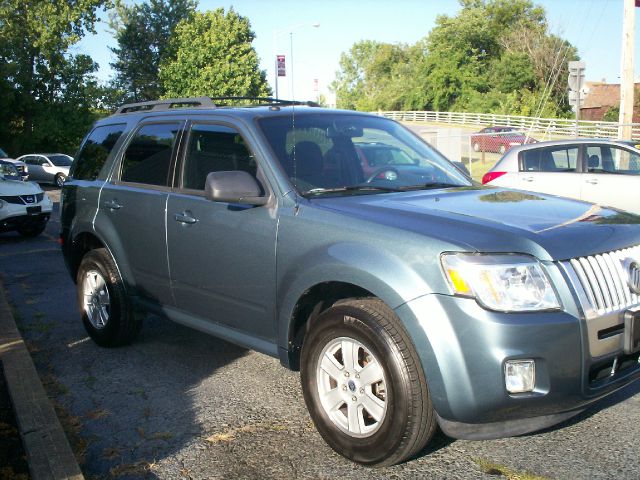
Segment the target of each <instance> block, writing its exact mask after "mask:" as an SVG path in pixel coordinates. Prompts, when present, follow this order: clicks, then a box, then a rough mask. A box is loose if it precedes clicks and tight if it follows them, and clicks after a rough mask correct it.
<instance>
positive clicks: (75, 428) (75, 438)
mask: <svg viewBox="0 0 640 480" xmlns="http://www.w3.org/2000/svg"><path fill="white" fill-rule="evenodd" d="M52 403H53V408H54V409H55V411H56V415H57V416H58V420H60V424H61V425H62V429H63V430H64V433H65V434H66V436H67V440H69V445H71V450H72V451H73V454H74V455H75V457H76V461H77V462H78V463H79V464H80V465H82V464H83V463H84V459H85V455H86V453H87V448H88V446H89V444H88V442H87V441H86V440H85V439H84V438H82V436H81V435H80V432H81V431H82V428H83V426H84V425H83V423H82V421H81V420H80V418H79V417H76V416H74V415H71V414H70V413H69V412H68V411H67V410H66V409H65V408H64V407H63V406H62V405H60V404H59V403H58V402H56V401H55V400H54V401H52Z"/></svg>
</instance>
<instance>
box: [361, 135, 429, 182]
mask: <svg viewBox="0 0 640 480" xmlns="http://www.w3.org/2000/svg"><path fill="white" fill-rule="evenodd" d="M354 146H355V149H356V152H357V153H358V157H359V158H360V165H361V167H362V171H363V172H364V174H365V176H369V175H371V174H373V173H374V172H375V171H377V170H380V167H383V166H386V165H417V164H418V163H419V160H417V159H413V158H411V157H409V155H407V153H406V152H405V151H404V150H402V149H401V148H398V147H394V146H392V145H387V144H385V143H382V142H367V143H365V142H358V143H354Z"/></svg>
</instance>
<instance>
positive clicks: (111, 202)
mask: <svg viewBox="0 0 640 480" xmlns="http://www.w3.org/2000/svg"><path fill="white" fill-rule="evenodd" d="M103 205H104V206H105V207H107V208H108V209H110V210H120V209H121V208H122V205H120V204H119V203H118V202H117V201H115V200H109V201H106V202H104V203H103Z"/></svg>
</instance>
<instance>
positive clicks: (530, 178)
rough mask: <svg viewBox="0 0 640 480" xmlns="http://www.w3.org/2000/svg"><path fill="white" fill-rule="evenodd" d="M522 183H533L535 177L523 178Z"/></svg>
mask: <svg viewBox="0 0 640 480" xmlns="http://www.w3.org/2000/svg"><path fill="white" fill-rule="evenodd" d="M522 181H524V182H533V177H522Z"/></svg>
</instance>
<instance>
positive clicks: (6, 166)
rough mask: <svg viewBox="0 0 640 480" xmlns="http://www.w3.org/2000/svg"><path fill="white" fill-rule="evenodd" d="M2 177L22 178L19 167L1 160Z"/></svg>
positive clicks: (0, 172) (7, 178)
mask: <svg viewBox="0 0 640 480" xmlns="http://www.w3.org/2000/svg"><path fill="white" fill-rule="evenodd" d="M0 177H1V178H4V179H5V180H20V174H19V173H18V169H17V168H16V167H15V166H14V165H13V164H12V163H6V162H0Z"/></svg>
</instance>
